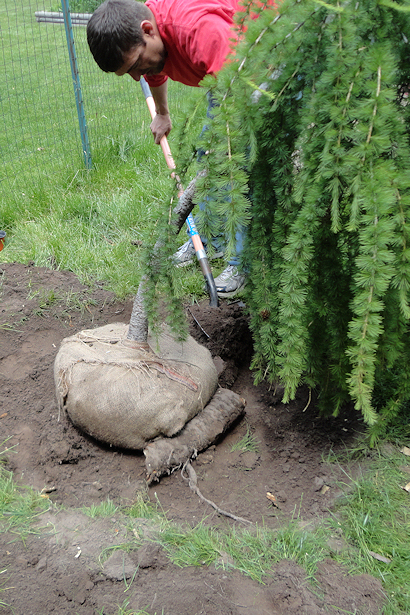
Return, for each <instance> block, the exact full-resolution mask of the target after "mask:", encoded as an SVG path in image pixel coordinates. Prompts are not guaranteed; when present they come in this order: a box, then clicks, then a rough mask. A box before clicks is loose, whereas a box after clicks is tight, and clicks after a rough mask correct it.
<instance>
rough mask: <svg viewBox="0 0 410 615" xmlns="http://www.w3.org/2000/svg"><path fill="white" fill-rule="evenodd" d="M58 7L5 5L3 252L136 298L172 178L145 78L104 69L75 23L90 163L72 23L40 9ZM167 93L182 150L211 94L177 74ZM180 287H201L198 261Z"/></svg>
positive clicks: (0, 82) (0, 146)
mask: <svg viewBox="0 0 410 615" xmlns="http://www.w3.org/2000/svg"><path fill="white" fill-rule="evenodd" d="M49 8H50V7H49V6H48V5H46V4H44V6H41V2H36V3H34V1H33V0H19V2H17V3H15V4H11V5H10V3H9V4H7V5H5V6H2V7H1V8H0V29H1V31H2V33H3V34H4V36H3V38H2V41H1V42H0V46H1V48H2V55H1V56H0V57H2V59H3V63H4V67H5V70H4V71H0V92H1V95H0V116H1V118H2V131H1V132H0V156H1V165H0V228H1V229H3V230H5V231H6V232H7V241H6V246H5V249H4V250H3V251H2V253H1V260H2V261H5V262H7V261H8V262H11V261H19V262H23V263H27V262H28V261H34V264H35V265H37V266H44V267H53V268H58V269H65V270H70V271H73V272H74V273H76V274H77V275H78V277H79V279H80V280H81V281H82V282H84V283H86V284H90V285H92V284H93V283H94V282H95V281H96V280H98V281H101V280H102V281H104V282H105V283H106V288H107V289H109V290H113V291H114V292H115V293H116V295H117V296H118V297H120V298H123V297H127V296H129V295H130V294H132V293H134V292H135V290H136V288H137V286H138V283H139V280H140V278H141V274H142V271H141V260H142V258H141V254H142V248H141V247H140V244H144V245H150V244H151V243H152V242H153V241H154V240H155V227H156V225H157V222H158V219H159V217H160V216H161V215H166V216H168V210H169V205H170V196H171V193H172V188H173V181H172V180H171V178H170V176H169V170H168V167H167V166H166V163H165V160H164V157H163V154H162V151H161V148H159V147H158V146H155V144H154V143H153V138H152V135H151V132H150V130H149V124H150V116H149V112H148V109H147V107H146V103H145V99H144V96H143V95H142V92H141V91H140V87H139V85H138V84H137V83H135V82H133V81H132V80H131V79H128V78H127V77H124V78H122V79H119V78H118V77H116V76H115V75H112V74H105V73H103V72H102V71H101V70H100V69H99V68H98V67H97V65H96V64H95V62H94V60H93V59H92V56H91V54H90V52H89V50H88V47H87V44H86V40H85V28H74V36H75V42H76V51H77V57H78V64H79V70H80V78H81V87H82V96H83V100H84V107H85V112H86V117H87V124H88V131H89V139H90V144H91V154H92V161H93V168H92V170H86V169H85V166H84V160H83V156H82V152H81V140H80V136H79V135H80V133H79V127H78V118H77V111H76V105H75V98H74V93H73V84H72V79H71V72H70V65H69V60H68V54H67V44H66V40H65V33H64V28H63V27H62V26H58V25H45V24H38V23H37V22H36V21H35V19H34V12H35V11H37V10H43V9H44V10H49ZM28 43H29V45H28ZM169 99H170V108H171V113H172V117H173V122H174V126H175V130H174V131H172V133H171V135H170V138H169V141H170V146H171V149H172V150H173V151H174V155H176V154H177V151H178V126H179V124H180V123H181V121H182V119H183V118H184V117H185V116H186V114H187V108H188V106H190V105H191V102H192V101H194V102H195V101H201V100H202V99H203V106H201V105H200V107H201V112H200V113H199V116H198V119H197V121H196V123H195V122H193V125H192V135H193V138H194V137H195V135H196V134H199V132H200V130H201V127H202V123H203V119H202V118H203V117H204V116H205V98H204V93H203V92H202V91H200V90H199V89H196V88H186V87H184V86H182V85H180V84H175V83H172V84H171V86H170V92H169ZM185 239H186V237H185V234H183V236H182V237H181V240H180V243H182V241H185ZM136 244H137V245H136ZM178 287H179V291H178V292H179V293H180V295H181V296H184V295H186V294H187V293H189V292H191V291H192V292H193V293H194V294H198V295H202V294H203V288H202V287H203V282H202V276H201V275H200V274H199V270H198V267H191V268H189V270H186V271H185V272H183V273H182V272H181V275H180V282H179V284H178Z"/></svg>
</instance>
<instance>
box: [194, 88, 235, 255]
mask: <svg viewBox="0 0 410 615" xmlns="http://www.w3.org/2000/svg"><path fill="white" fill-rule="evenodd" d="M207 97H208V109H207V112H206V116H207V117H208V118H210V119H212V117H213V115H212V109H213V107H215V106H216V104H217V103H216V101H215V99H214V98H212V95H211V93H210V92H208V93H207ZM206 130H208V126H207V125H206V124H205V125H204V127H203V128H202V132H201V136H202V135H203V133H204V132H205V131H206ZM204 154H205V152H204V151H203V150H199V151H198V161H200V160H201V158H202V156H204ZM228 198H229V197H228ZM210 199H211V197H209V198H208V199H206V200H205V201H202V202H201V203H198V207H199V209H200V210H201V211H205V209H206V208H207V206H208V203H209V201H210ZM195 224H196V221H195ZM244 232H245V229H244V228H243V227H238V230H237V231H236V234H235V239H236V245H235V253H234V254H232V256H231V258H230V259H229V261H228V265H234V266H235V267H237V266H238V265H239V264H240V259H241V254H242V251H243V241H244ZM201 240H202V243H203V244H204V246H206V244H207V240H206V238H205V237H202V235H201ZM212 245H213V247H214V249H215V251H216V252H224V251H225V245H226V242H225V237H224V235H223V233H220V234H219V235H217V236H215V237H213V238H212Z"/></svg>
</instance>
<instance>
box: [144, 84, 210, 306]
mask: <svg viewBox="0 0 410 615" xmlns="http://www.w3.org/2000/svg"><path fill="white" fill-rule="evenodd" d="M140 84H141V88H142V91H143V93H144V96H145V100H146V103H147V106H148V109H149V112H150V114H151V118H152V119H154V117H155V115H156V112H155V102H154V98H153V96H152V94H151V90H150V88H149V85H148V83H147V82H146V81H145V79H144V77H141V79H140ZM160 145H161V148H162V151H163V154H164V157H165V162H166V163H167V165H168V168H169V169H171V170H174V169H175V162H174V159H173V157H172V154H171V149H170V147H169V143H168V139H167V138H166V136H165V135H164V136H163V137H162V139H161V141H160ZM172 177H175V174H174V173H173V174H172ZM177 179H178V178H177ZM183 192H184V190H183V188H182V186H181V184H179V193H178V196H179V197H181V196H182V194H183ZM186 224H187V227H188V232H189V236H190V238H191V241H192V243H193V246H194V249H195V254H196V257H197V259H198V262H199V265H200V267H201V271H202V273H203V276H204V278H205V281H206V284H207V288H208V292H209V298H210V301H209V305H210V306H211V307H218V295H217V292H216V286H215V281H214V278H213V275H212V271H211V268H210V266H209V261H208V258H207V255H206V252H205V249H204V246H203V243H202V241H201V238H200V236H199V233H198V231H197V229H196V226H195V222H194V218H193V216H192V214H189V215H188V217H187V218H186Z"/></svg>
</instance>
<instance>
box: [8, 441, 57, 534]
mask: <svg viewBox="0 0 410 615" xmlns="http://www.w3.org/2000/svg"><path fill="white" fill-rule="evenodd" d="M5 445H6V441H5V442H3V443H2V450H0V530H1V531H2V532H10V533H11V534H15V535H16V537H18V538H20V539H21V540H22V541H23V542H24V540H25V538H26V537H27V536H28V534H31V533H35V532H37V530H34V529H33V525H34V523H35V521H36V520H37V518H38V517H39V516H40V515H41V514H43V513H44V512H45V511H47V510H48V509H49V508H50V501H49V500H48V498H47V496H45V495H44V496H43V495H42V494H40V493H36V492H35V491H33V490H32V489H30V488H29V487H18V486H17V485H16V484H15V482H14V481H13V475H12V473H11V472H9V471H8V470H7V469H6V468H5V462H6V460H7V457H6V456H7V454H8V453H9V452H10V451H11V450H12V449H10V448H6V447H5Z"/></svg>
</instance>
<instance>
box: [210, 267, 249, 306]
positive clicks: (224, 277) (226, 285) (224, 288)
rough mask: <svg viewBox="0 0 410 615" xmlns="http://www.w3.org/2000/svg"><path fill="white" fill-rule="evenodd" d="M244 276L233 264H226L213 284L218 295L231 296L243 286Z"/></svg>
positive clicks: (222, 296)
mask: <svg viewBox="0 0 410 615" xmlns="http://www.w3.org/2000/svg"><path fill="white" fill-rule="evenodd" d="M245 282H246V276H245V275H244V274H243V273H239V271H238V268H237V267H235V266H234V265H228V267H226V269H224V270H223V271H222V273H221V274H220V275H218V277H217V278H215V286H216V292H217V295H218V297H221V299H223V298H224V297H233V296H234V295H236V293H237V292H239V291H240V290H242V288H243V287H244V286H245Z"/></svg>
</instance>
